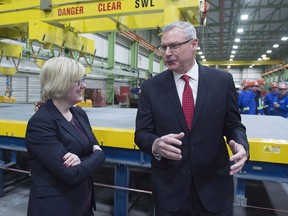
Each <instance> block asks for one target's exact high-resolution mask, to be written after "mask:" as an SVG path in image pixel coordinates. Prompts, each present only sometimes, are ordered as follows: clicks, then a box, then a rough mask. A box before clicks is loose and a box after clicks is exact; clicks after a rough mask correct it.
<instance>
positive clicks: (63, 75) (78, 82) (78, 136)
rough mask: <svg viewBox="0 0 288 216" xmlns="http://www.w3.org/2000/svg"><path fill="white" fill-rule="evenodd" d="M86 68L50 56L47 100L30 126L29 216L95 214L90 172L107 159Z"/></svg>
mask: <svg viewBox="0 0 288 216" xmlns="http://www.w3.org/2000/svg"><path fill="white" fill-rule="evenodd" d="M84 75H85V68H84V67H83V65H81V64H80V63H78V62H76V61H74V60H73V59H69V58H65V57H57V58H52V59H49V60H48V61H46V63H45V64H44V65H43V67H42V71H41V73H40V82H41V89H42V92H43V99H44V101H45V103H44V104H43V105H42V106H41V107H40V109H39V110H38V111H37V112H36V113H35V114H34V115H33V116H32V118H31V119H30V120H29V122H28V125H27V131H26V138H25V142H26V146H27V150H28V156H29V165H30V168H31V177H32V185H31V190H30V196H29V203H28V213H27V215H28V216H58V215H59V216H92V215H94V214H93V209H95V207H96V206H95V200H94V193H93V189H94V187H93V181H92V177H91V175H92V174H93V173H94V172H95V171H96V169H97V168H98V167H99V166H100V165H101V164H102V163H103V162H104V160H105V155H104V153H103V151H102V150H101V148H100V147H99V144H98V141H97V139H96V138H95V136H94V134H93V132H92V130H91V127H90V123H89V119H88V117H87V114H86V113H85V112H84V111H83V110H82V109H81V108H80V107H75V106H74V105H75V104H76V103H77V102H80V101H81V100H82V99H83V96H82V91H83V89H84V88H85V87H86V85H85V82H84V79H83V78H84Z"/></svg>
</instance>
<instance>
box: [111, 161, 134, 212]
mask: <svg viewBox="0 0 288 216" xmlns="http://www.w3.org/2000/svg"><path fill="white" fill-rule="evenodd" d="M114 176H115V180H114V181H115V186H120V187H125V188H128V187H129V178H130V174H129V167H128V166H127V165H124V164H116V165H115V175H114ZM128 195H129V192H128V191H127V190H121V189H115V191H114V216H126V215H128V206H129V199H128Z"/></svg>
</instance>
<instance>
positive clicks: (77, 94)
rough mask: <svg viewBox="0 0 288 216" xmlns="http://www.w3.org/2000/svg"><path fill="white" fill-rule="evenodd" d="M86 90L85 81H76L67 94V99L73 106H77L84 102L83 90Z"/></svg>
mask: <svg viewBox="0 0 288 216" xmlns="http://www.w3.org/2000/svg"><path fill="white" fill-rule="evenodd" d="M85 88H86V84H85V81H84V79H81V80H77V81H74V82H73V83H72V85H71V87H70V89H69V90H68V92H67V97H66V99H67V100H68V101H69V102H71V104H73V105H74V104H76V103H78V102H80V101H82V100H83V90H84V89H85Z"/></svg>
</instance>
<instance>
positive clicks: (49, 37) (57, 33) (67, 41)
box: [29, 21, 95, 55]
mask: <svg viewBox="0 0 288 216" xmlns="http://www.w3.org/2000/svg"><path fill="white" fill-rule="evenodd" d="M29 40H30V41H32V42H33V41H39V42H40V43H42V44H44V47H49V46H50V45H54V46H57V47H62V48H65V49H69V50H72V51H76V50H77V51H80V52H81V53H88V54H91V55H95V41H94V40H92V39H88V38H86V37H83V36H80V35H78V34H76V33H74V32H71V31H69V29H65V28H64V29H63V28H58V27H55V26H52V25H49V24H47V23H44V22H41V21H31V22H29Z"/></svg>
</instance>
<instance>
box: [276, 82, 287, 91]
mask: <svg viewBox="0 0 288 216" xmlns="http://www.w3.org/2000/svg"><path fill="white" fill-rule="evenodd" d="M278 89H279V90H286V89H287V85H286V83H279V86H278Z"/></svg>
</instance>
